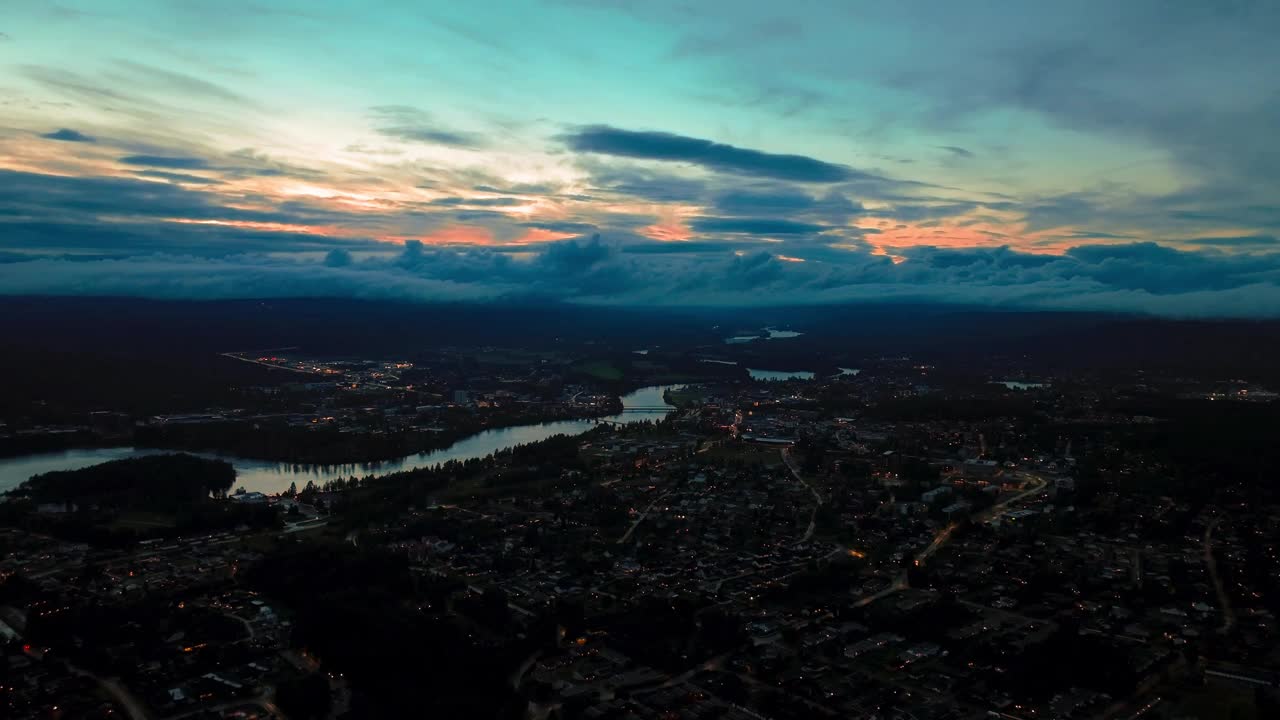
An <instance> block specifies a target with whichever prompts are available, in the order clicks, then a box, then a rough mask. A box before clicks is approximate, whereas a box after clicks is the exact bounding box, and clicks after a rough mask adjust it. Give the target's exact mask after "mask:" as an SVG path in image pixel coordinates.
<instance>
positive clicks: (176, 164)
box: [119, 155, 209, 170]
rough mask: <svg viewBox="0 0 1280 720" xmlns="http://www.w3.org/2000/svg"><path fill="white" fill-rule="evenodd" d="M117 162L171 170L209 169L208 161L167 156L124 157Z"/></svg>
mask: <svg viewBox="0 0 1280 720" xmlns="http://www.w3.org/2000/svg"><path fill="white" fill-rule="evenodd" d="M119 161H120V162H122V163H124V164H125V165H141V166H144V167H157V168H172V169H174V170H203V169H206V168H208V167H209V161H208V160H205V159H204V158H198V157H178V156H169V155H126V156H125V157H122V158H120V159H119Z"/></svg>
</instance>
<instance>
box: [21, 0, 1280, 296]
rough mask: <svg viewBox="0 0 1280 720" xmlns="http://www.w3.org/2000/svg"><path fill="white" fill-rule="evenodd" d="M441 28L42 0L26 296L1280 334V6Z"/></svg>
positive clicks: (439, 20)
mask: <svg viewBox="0 0 1280 720" xmlns="http://www.w3.org/2000/svg"><path fill="white" fill-rule="evenodd" d="M415 5H419V4H415V3H401V2H375V3H368V4H363V5H360V6H356V5H352V4H350V3H339V2H318V1H316V0H309V1H307V2H302V1H301V0H296V1H295V0H279V1H278V2H273V3H270V4H264V3H259V2H251V1H250V0H219V1H218V2H214V1H213V0H191V1H190V2H184V3H167V2H158V1H150V0H93V1H92V2H89V1H88V0H62V1H61V2H59V3H49V2H44V1H39V2H37V1H36V0H11V2H10V3H7V4H6V12H5V15H4V17H3V18H0V32H2V33H3V35H0V37H3V38H4V40H3V41H0V67H3V68H4V69H5V72H4V74H3V80H0V103H3V107H4V109H5V113H4V115H5V120H4V121H3V123H0V293H3V294H79V295H95V294H99V295H100V294H119V295H140V296H148V297H166V298H231V297H286V296H351V297H362V298H368V297H377V298H402V299H418V300H433V301H434V300H461V301H488V300H495V299H511V298H520V299H530V300H547V301H568V302H585V303H600V304H639V303H643V304H695V305H757V304H780V303H840V302H854V301H857V302H865V301H877V300H912V301H936V302H950V303H966V304H988V305H996V306H1006V307H1032V308H1061V309H1087V310H1119V311H1133V312H1143V313H1154V314H1162V315H1174V316H1196V317H1206V316H1247V317H1260V316H1268V317H1269V316H1280V242H1277V239H1276V238H1277V235H1280V201H1277V198H1280V139H1277V137H1276V134H1275V122H1276V118H1277V117H1280V91H1277V90H1276V88H1275V85H1274V81H1273V80H1272V79H1271V78H1274V77H1277V76H1280V49H1277V46H1276V45H1275V43H1274V42H1272V38H1273V36H1274V33H1275V31H1276V30H1280V5H1278V4H1276V3H1274V2H1266V1H1265V0H1258V1H1252V0H1233V1H1232V2H1227V3H1213V4H1207V3H1206V4H1196V3H1173V4H1169V3H1164V2H1159V1H1158V0H1134V1H1133V2H1128V3H1120V4H1116V3H1110V2H1104V1H1103V0H1087V1H1085V2H1079V3H1069V4H1063V6H1062V7H1047V6H1043V4H1036V3H1021V2H1013V1H1012V0H1010V1H1009V2H989V3H982V4H976V5H975V4H964V7H961V6H960V5H958V4H955V3H947V2H942V1H941V0H937V1H929V2H925V1H923V0H918V1H914V2H904V3H873V2H850V3H834V2H806V1H805V0H799V1H798V2H795V3H789V4H788V5H787V6H786V8H785V12H784V10H783V9H781V8H779V6H777V4H776V3H766V2H745V1H744V0H735V1H733V2H730V1H729V0H707V1H706V2H700V3H694V4H688V3H664V2H650V3H628V2H606V3H602V2H576V1H574V0H538V1H537V2H498V3H485V4H483V6H482V7H465V6H456V5H455V6H447V5H446V4H436V5H440V6H439V7H435V6H433V7H415ZM1183 6H1194V7H1183ZM69 47H72V48H75V49H76V51H75V52H74V53H68V52H67V50H66V49H67V48H69Z"/></svg>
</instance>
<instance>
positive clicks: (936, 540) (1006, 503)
mask: <svg viewBox="0 0 1280 720" xmlns="http://www.w3.org/2000/svg"><path fill="white" fill-rule="evenodd" d="M1028 477H1030V478H1031V480H1032V482H1033V483H1034V486H1033V487H1031V488H1029V489H1027V490H1024V491H1022V492H1020V493H1018V494H1017V495H1014V496H1012V497H1010V498H1007V499H1005V500H1002V501H1000V502H998V503H996V504H995V505H992V506H991V507H989V508H987V509H986V510H983V511H981V512H977V513H974V514H973V515H970V516H969V521H970V522H972V523H974V524H977V523H984V522H987V521H989V520H992V519H994V518H997V517H1000V516H1001V515H1003V514H1004V513H1005V512H1006V511H1007V510H1009V509H1010V506H1012V505H1013V504H1014V503H1018V502H1021V501H1022V500H1025V499H1027V498H1028V497H1032V496H1034V495H1038V494H1039V493H1040V492H1041V491H1043V490H1044V488H1045V486H1046V485H1048V482H1047V481H1046V480H1045V479H1044V478H1042V477H1040V476H1039V475H1030V474H1029V473H1028ZM956 527H957V524H956V523H951V524H950V525H948V526H946V527H945V528H943V529H942V530H939V531H938V533H937V534H936V535H934V536H933V540H932V541H931V542H930V543H929V544H928V546H926V547H925V548H924V549H923V550H921V551H920V552H918V553H916V556H915V564H916V565H917V566H922V565H924V564H925V562H926V561H927V560H928V559H929V558H930V557H932V556H933V555H934V553H936V552H938V550H940V549H942V546H943V545H946V544H947V543H948V542H950V540H951V535H952V533H954V532H955V529H956ZM910 586H911V584H910V581H909V580H908V578H907V571H906V570H903V571H902V572H901V573H899V574H898V576H897V577H895V578H894V579H893V582H892V583H890V584H889V586H888V587H886V588H885V589H883V590H880V591H878V592H875V593H872V594H870V595H864V596H863V597H861V598H859V599H858V600H857V601H855V602H854V604H853V606H854V607H864V606H866V605H870V604H871V603H873V602H875V601H877V600H880V599H881V598H886V597H888V596H890V595H893V594H894V593H897V592H901V591H903V590H906V589H907V588H908V587H910Z"/></svg>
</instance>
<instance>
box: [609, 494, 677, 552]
mask: <svg viewBox="0 0 1280 720" xmlns="http://www.w3.org/2000/svg"><path fill="white" fill-rule="evenodd" d="M670 493H671V491H670V490H667V491H666V492H664V493H662V494H661V495H659V496H658V497H656V498H654V499H653V502H651V503H649V505H648V507H646V508H645V509H644V512H642V513H640V517H638V518H636V521H635V522H633V523H631V527H629V528H627V531H626V532H625V533H623V535H622V537H620V538H618V541H617V544H618V545H622V544H624V543H626V542H627V541H628V540H630V539H631V533H633V532H635V531H636V528H638V527H640V523H642V522H644V519H645V516H647V515H648V514H649V511H650V510H652V509H653V506H654V505H657V504H658V501H659V500H661V499H662V498H664V497H666V496H667V495H668V494H670Z"/></svg>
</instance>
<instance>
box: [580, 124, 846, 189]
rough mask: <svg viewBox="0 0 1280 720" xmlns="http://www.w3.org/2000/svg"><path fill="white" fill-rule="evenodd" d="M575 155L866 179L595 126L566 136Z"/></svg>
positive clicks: (818, 164)
mask: <svg viewBox="0 0 1280 720" xmlns="http://www.w3.org/2000/svg"><path fill="white" fill-rule="evenodd" d="M563 140H564V142H565V144H566V145H568V146H569V148H570V149H572V150H575V151H577V152H589V153H598V154H601V155H616V156H619V157H629V158H637V159H643V160H661V161H666V162H684V163H690V164H693V165H698V166H701V167H703V168H706V169H707V170H712V171H715V172H722V173H730V174H740V175H748V176H755V177H766V178H774V179H778V180H792V181H795V182H811V183H835V182H841V181H844V180H849V179H852V178H855V177H859V176H862V175H863V174H862V173H859V172H857V171H855V170H853V169H851V168H847V167H845V166H843V165H835V164H832V163H828V162H823V161H821V160H817V159H815V158H811V157H806V156H804V155H778V154H774V153H767V152H761V151H759V150H749V149H746V148H740V147H735V146H733V145H725V144H722V143H717V142H712V141H710V140H702V139H699V138H692V137H687V136H684V135H675V134H672V133H666V132H640V131H634V130H620V129H618V128H613V127H609V126H607V125H592V126H589V127H585V128H581V129H579V130H575V131H573V132H571V133H568V134H566V135H564V136H563Z"/></svg>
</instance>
